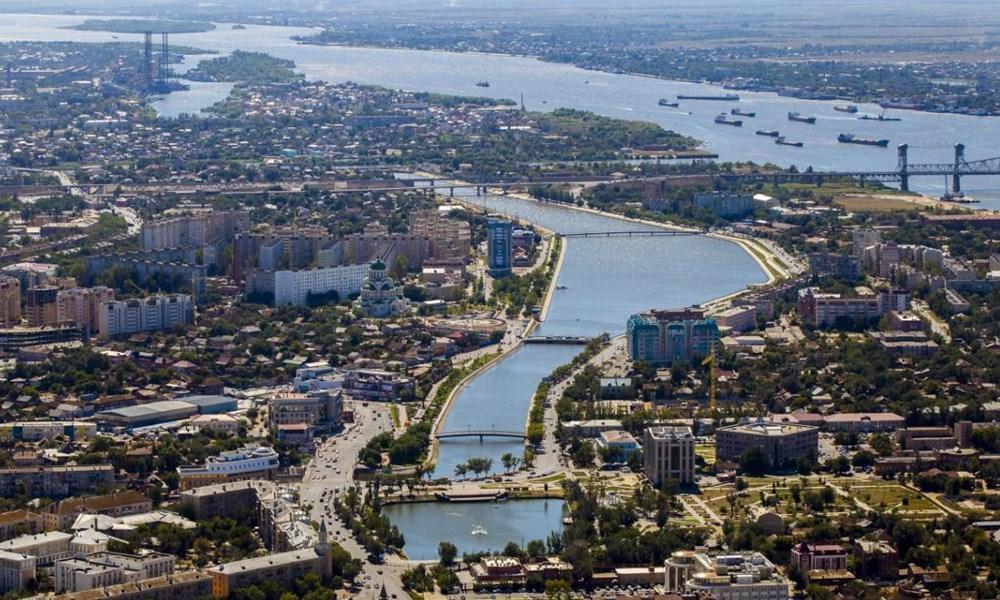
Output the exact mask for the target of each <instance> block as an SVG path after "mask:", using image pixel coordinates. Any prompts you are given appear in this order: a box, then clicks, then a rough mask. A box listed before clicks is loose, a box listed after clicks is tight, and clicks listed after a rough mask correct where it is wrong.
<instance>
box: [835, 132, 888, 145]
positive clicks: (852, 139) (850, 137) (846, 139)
mask: <svg viewBox="0 0 1000 600" xmlns="http://www.w3.org/2000/svg"><path fill="white" fill-rule="evenodd" d="M837 141H838V142H840V143H841V144H859V145H861V146H878V147H880V148H885V147H886V146H888V145H889V140H885V139H883V140H873V139H869V138H859V137H856V136H855V135H854V134H853V133H842V134H840V135H838V136H837Z"/></svg>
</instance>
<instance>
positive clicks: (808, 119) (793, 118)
mask: <svg viewBox="0 0 1000 600" xmlns="http://www.w3.org/2000/svg"><path fill="white" fill-rule="evenodd" d="M788 120H789V121H795V122H797V123H809V124H810V125H812V124H814V123H815V122H816V117H805V116H802V115H800V114H799V113H797V112H790V113H788Z"/></svg>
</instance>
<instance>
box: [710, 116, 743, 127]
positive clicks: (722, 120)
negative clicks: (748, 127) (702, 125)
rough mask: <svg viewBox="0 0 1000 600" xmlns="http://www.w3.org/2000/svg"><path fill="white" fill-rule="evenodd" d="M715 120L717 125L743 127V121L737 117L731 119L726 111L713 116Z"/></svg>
mask: <svg viewBox="0 0 1000 600" xmlns="http://www.w3.org/2000/svg"><path fill="white" fill-rule="evenodd" d="M715 122H716V123H718V124H719V125H732V126H733V127H743V121H740V120H739V119H736V120H732V121H731V120H730V119H729V117H728V116H727V115H726V113H722V114H720V115H719V116H717V117H715Z"/></svg>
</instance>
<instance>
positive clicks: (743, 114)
mask: <svg viewBox="0 0 1000 600" xmlns="http://www.w3.org/2000/svg"><path fill="white" fill-rule="evenodd" d="M729 114H731V115H736V116H737V117H750V118H751V119H752V118H754V117H756V116H757V113H755V112H752V111H748V110H743V109H741V108H734V109H733V110H731V111H729Z"/></svg>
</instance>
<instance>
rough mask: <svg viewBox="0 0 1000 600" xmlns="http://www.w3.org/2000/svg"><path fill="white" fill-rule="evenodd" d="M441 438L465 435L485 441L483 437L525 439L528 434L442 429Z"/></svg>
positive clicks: (491, 430) (438, 436) (487, 430)
mask: <svg viewBox="0 0 1000 600" xmlns="http://www.w3.org/2000/svg"><path fill="white" fill-rule="evenodd" d="M434 437H436V438H437V439H439V440H446V439H449V438H463V437H477V438H479V441H483V438H488V437H495V438H511V439H517V440H523V439H525V438H526V437H527V436H525V435H524V432H523V431H503V430H500V429H466V430H464V431H442V432H441V433H439V434H437V435H436V436H434Z"/></svg>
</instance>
